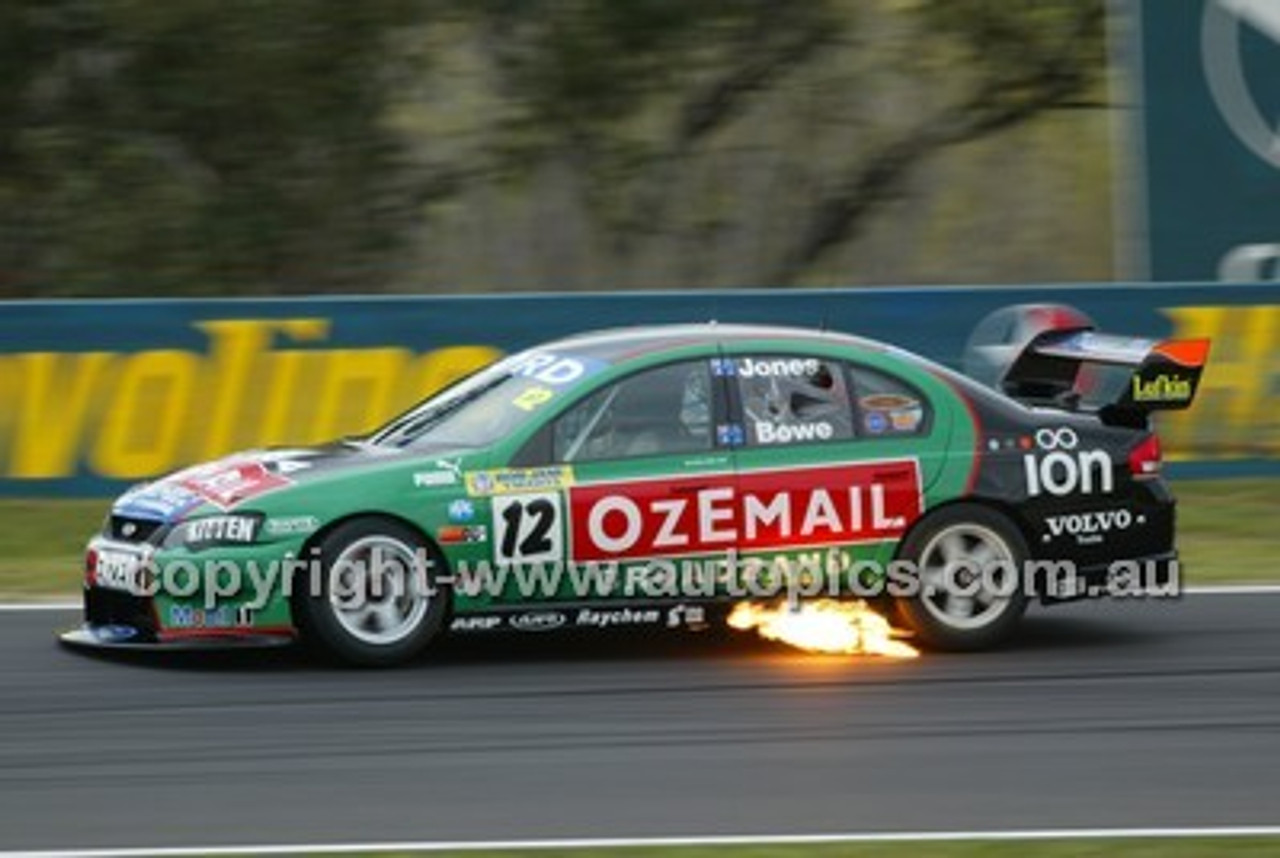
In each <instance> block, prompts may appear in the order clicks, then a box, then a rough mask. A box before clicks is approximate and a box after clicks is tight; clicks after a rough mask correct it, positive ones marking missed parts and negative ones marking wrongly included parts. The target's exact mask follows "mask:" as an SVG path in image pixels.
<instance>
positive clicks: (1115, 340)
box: [1001, 328, 1209, 422]
mask: <svg viewBox="0 0 1280 858" xmlns="http://www.w3.org/2000/svg"><path fill="white" fill-rule="evenodd" d="M1208 357H1209V341H1208V340H1205V339H1196V340H1148V339H1141V338H1137V337H1124V336H1117V335H1114V334H1100V333H1097V332H1096V331H1093V330H1092V329H1089V328H1071V329H1062V328H1059V329H1056V330H1049V331H1044V332H1043V333H1040V334H1038V335H1036V336H1035V337H1033V338H1032V339H1031V341H1030V342H1028V343H1027V345H1026V346H1025V347H1024V348H1023V349H1022V351H1021V352H1020V353H1019V354H1018V356H1017V358H1015V359H1014V361H1013V363H1012V364H1011V365H1010V366H1009V368H1008V370H1007V371H1006V372H1005V373H1004V377H1003V378H1002V379H1001V387H1002V388H1003V389H1004V392H1005V393H1007V394H1008V395H1010V396H1012V397H1014V398H1015V399H1020V400H1025V401H1028V402H1033V403H1037V404H1044V405H1054V406H1058V407H1070V408H1074V407H1076V405H1077V404H1078V403H1079V401H1080V399H1081V396H1082V393H1083V391H1082V390H1081V388H1080V381H1081V369H1082V367H1087V366H1103V367H1106V366H1110V367H1128V368H1131V371H1130V372H1128V373H1122V375H1123V376H1124V377H1123V379H1122V380H1123V381H1124V384H1123V385H1120V384H1111V385H1107V391H1106V394H1105V398H1104V399H1103V400H1102V401H1100V402H1098V403H1097V404H1098V405H1099V410H1100V411H1101V412H1103V417H1104V418H1106V417H1107V416H1108V414H1110V415H1112V416H1114V417H1116V418H1118V420H1117V422H1131V421H1132V420H1134V419H1140V420H1143V421H1145V419H1146V415H1147V414H1149V413H1150V412H1152V411H1170V410H1178V409H1182V408H1186V407H1188V406H1189V405H1191V403H1192V401H1193V400H1194V399H1195V396H1196V389H1197V388H1198V387H1199V385H1200V373H1201V371H1202V370H1203V369H1204V364H1205V360H1206V359H1207V358H1208Z"/></svg>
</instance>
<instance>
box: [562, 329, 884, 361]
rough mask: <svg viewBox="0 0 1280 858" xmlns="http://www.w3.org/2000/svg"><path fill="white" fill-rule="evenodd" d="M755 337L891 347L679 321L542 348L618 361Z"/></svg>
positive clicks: (845, 337)
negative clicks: (677, 322) (669, 350)
mask: <svg viewBox="0 0 1280 858" xmlns="http://www.w3.org/2000/svg"><path fill="white" fill-rule="evenodd" d="M754 340H790V341H792V342H794V343H796V344H797V345H804V344H812V345H817V344H827V345H841V346H845V347H848V348H853V349H859V350H862V351H876V352H883V351H886V350H888V347H887V346H885V345H884V344H883V343H879V342H876V341H875V340H868V339H863V338H862V337H855V336H852V335H850V334H845V333H840V332H838V331H819V330H814V329H812V328H791V327H785V326H782V325H743V324H726V325H722V324H719V323H717V322H704V323H700V324H675V325H637V326H634V327H627V328H610V329H607V330H601V331H588V332H586V333H582V334H575V335H573V336H570V337H566V338H564V339H561V340H556V341H555V342H553V343H547V344H546V345H545V346H542V347H541V348H546V349H547V350H549V351H557V350H558V351H565V352H572V353H574V354H578V355H582V356H584V357H593V358H599V359H601V360H605V361H610V362H617V361H625V360H632V359H635V358H639V357H644V356H646V355H650V354H653V353H656V352H662V351H666V350H667V349H672V348H678V347H681V346H690V345H705V344H709V343H731V342H741V341H754Z"/></svg>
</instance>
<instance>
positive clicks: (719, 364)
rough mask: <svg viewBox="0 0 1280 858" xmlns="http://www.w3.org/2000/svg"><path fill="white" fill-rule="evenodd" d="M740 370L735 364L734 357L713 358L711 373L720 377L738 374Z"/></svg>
mask: <svg viewBox="0 0 1280 858" xmlns="http://www.w3.org/2000/svg"><path fill="white" fill-rule="evenodd" d="M737 373H738V370H737V368H736V367H735V366H734V364H733V359H732V358H712V359H711V374H712V375H714V376H717V377H720V378H727V377H729V376H733V375H737Z"/></svg>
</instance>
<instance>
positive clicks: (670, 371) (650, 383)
mask: <svg viewBox="0 0 1280 858" xmlns="http://www.w3.org/2000/svg"><path fill="white" fill-rule="evenodd" d="M551 447H552V457H553V459H554V460H555V461H557V462H594V461H599V460H602V459H625V458H631V457H636V456H663V455H676V454H680V453H698V452H702V451H706V450H710V449H711V447H712V443H711V373H710V369H709V367H708V365H707V362H706V361H705V360H698V361H688V362H686V363H675V364H668V365H667V366H661V367H657V368H655V369H650V370H645V371H643V372H639V373H637V374H635V375H632V376H629V377H627V378H624V379H622V380H621V381H619V382H617V383H615V384H612V385H609V386H608V387H605V388H603V389H601V390H598V391H596V392H595V393H593V394H591V395H590V396H588V397H587V398H586V399H584V400H583V401H581V402H579V403H578V404H577V405H575V406H574V407H573V408H571V409H569V410H568V411H567V412H565V413H564V414H563V415H561V416H560V418H559V419H558V420H557V421H556V422H555V425H554V426H553V428H552V433H551Z"/></svg>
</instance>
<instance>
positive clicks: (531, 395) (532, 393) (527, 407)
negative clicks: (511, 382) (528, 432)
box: [511, 386, 556, 411]
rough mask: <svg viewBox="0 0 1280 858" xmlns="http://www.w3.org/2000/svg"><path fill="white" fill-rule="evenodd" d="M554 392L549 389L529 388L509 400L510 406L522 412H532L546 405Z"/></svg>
mask: <svg viewBox="0 0 1280 858" xmlns="http://www.w3.org/2000/svg"><path fill="white" fill-rule="evenodd" d="M555 395H556V392H555V391H554V390H552V389H551V388H549V387H541V386H538V387H530V388H528V389H526V390H524V391H521V392H520V394H518V395H517V396H516V398H515V399H513V400H511V404H512V405H514V406H515V407H516V408H519V409H521V410H523V411H533V410H535V409H537V408H538V407H540V406H542V405H546V404H547V403H548V402H550V401H551V400H552V398H553V397H555Z"/></svg>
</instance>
